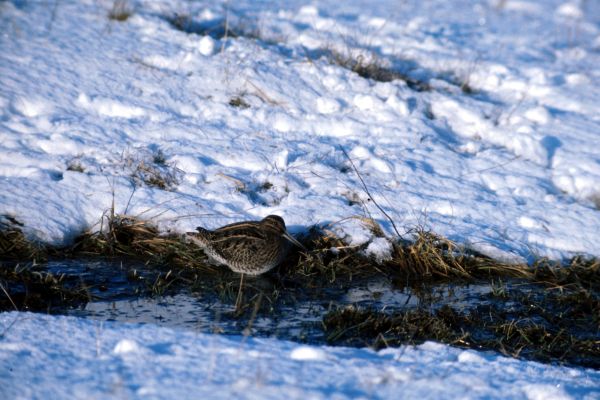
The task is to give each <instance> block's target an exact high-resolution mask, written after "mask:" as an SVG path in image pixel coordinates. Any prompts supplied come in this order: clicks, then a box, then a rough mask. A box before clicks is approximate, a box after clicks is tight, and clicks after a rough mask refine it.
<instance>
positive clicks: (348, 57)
mask: <svg viewBox="0 0 600 400" xmlns="http://www.w3.org/2000/svg"><path fill="white" fill-rule="evenodd" d="M323 52H324V53H325V54H326V57H327V59H328V60H329V62H331V63H332V64H335V65H339V66H340V67H342V68H345V69H348V70H350V71H352V72H355V73H357V74H358V75H359V76H361V77H363V78H366V79H372V80H374V81H377V82H392V81H395V80H401V81H404V82H406V85H407V86H408V87H409V88H411V89H413V90H416V91H418V92H425V91H429V90H431V86H430V85H429V83H427V82H425V81H421V80H419V79H415V78H412V77H410V76H408V75H406V74H404V73H402V72H400V71H396V70H394V69H391V68H388V67H386V66H384V64H383V62H382V60H381V59H380V58H378V57H377V56H376V55H375V54H373V53H369V54H368V55H365V52H364V50H359V51H350V50H348V51H346V52H339V51H336V50H329V49H327V50H323Z"/></svg>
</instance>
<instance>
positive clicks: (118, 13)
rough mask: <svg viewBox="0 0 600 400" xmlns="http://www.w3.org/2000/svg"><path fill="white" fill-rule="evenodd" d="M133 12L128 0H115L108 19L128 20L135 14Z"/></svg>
mask: <svg viewBox="0 0 600 400" xmlns="http://www.w3.org/2000/svg"><path fill="white" fill-rule="evenodd" d="M133 12H134V10H133V7H132V6H131V5H130V4H129V1H128V0H114V1H113V5H112V7H111V9H110V11H109V12H108V19H111V20H113V21H119V22H123V21H127V20H128V19H129V17H131V16H132V15H133Z"/></svg>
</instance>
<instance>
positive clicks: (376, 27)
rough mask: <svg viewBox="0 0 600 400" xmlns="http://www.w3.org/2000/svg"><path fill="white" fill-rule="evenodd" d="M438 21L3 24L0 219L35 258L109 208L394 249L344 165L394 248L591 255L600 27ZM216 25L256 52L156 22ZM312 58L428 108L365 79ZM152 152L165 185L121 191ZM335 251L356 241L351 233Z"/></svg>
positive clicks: (512, 10)
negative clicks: (379, 69)
mask: <svg viewBox="0 0 600 400" xmlns="http://www.w3.org/2000/svg"><path fill="white" fill-rule="evenodd" d="M451 3H452V4H446V3H445V2H433V3H430V4H428V5H427V6H422V5H420V4H419V3H418V2H404V3H403V5H402V6H401V7H395V6H392V5H391V4H390V5H389V6H388V5H387V3H386V2H380V3H378V4H377V5H374V6H373V5H371V4H370V3H369V7H368V8H367V10H368V11H365V9H364V8H363V5H364V4H366V3H362V2H360V1H356V2H345V3H344V4H343V5H340V4H337V3H335V2H330V3H329V2H324V3H319V4H318V5H317V4H311V5H301V4H300V2H298V3H295V2H289V3H286V5H285V6H281V5H280V6H277V5H276V3H269V2H263V3H261V4H260V5H255V4H254V3H253V2H248V3H245V2H236V4H235V5H231V6H227V4H229V3H224V4H220V5H219V4H216V5H215V4H212V3H203V2H187V1H183V0H181V1H176V2H170V1H169V2H167V1H164V2H158V1H141V0H140V1H136V2H133V6H134V7H133V9H134V10H135V12H134V14H133V15H132V16H131V17H130V18H129V19H128V20H127V21H126V22H114V21H110V20H108V19H107V18H106V13H107V10H108V8H107V7H108V5H104V4H101V3H96V2H75V3H72V2H65V3H58V5H57V9H56V12H55V13H54V14H52V15H49V13H48V12H47V11H48V10H47V5H46V4H45V3H39V2H10V1H9V2H2V6H1V7H2V12H1V13H0V18H1V22H2V26H3V28H2V37H1V39H0V40H1V43H0V45H1V46H2V49H3V51H2V54H0V84H1V87H2V89H1V90H0V104H3V105H4V106H3V107H2V111H1V116H0V129H1V130H2V139H3V140H2V143H1V145H0V154H3V157H2V161H1V162H0V164H1V165H0V173H2V176H3V178H4V179H3V180H2V186H3V187H4V188H5V190H2V193H1V194H0V204H2V208H3V210H2V212H3V213H5V214H10V215H11V216H13V217H14V218H16V219H17V220H19V221H20V222H21V223H23V225H24V230H25V233H26V234H27V235H28V237H30V238H32V239H35V240H40V241H44V242H49V243H51V244H66V243H69V241H71V240H72V238H73V237H75V236H76V235H77V234H79V233H80V232H81V230H83V229H86V228H92V229H93V228H94V227H95V226H99V225H98V221H99V219H100V217H101V215H102V213H103V212H104V211H106V210H107V209H108V208H109V207H110V206H111V205H112V202H113V195H114V200H115V205H116V211H117V212H121V213H123V212H128V213H129V214H132V215H143V216H144V217H147V218H153V219H154V220H155V222H157V223H158V225H159V226H160V228H161V229H163V230H169V231H171V232H173V231H175V232H185V231H189V230H192V229H193V228H195V227H196V226H198V225H202V226H206V227H208V228H214V227H217V226H220V225H223V224H226V223H230V222H232V221H234V220H240V219H250V218H254V219H259V218H262V217H264V216H265V215H268V214H274V213H275V214H280V215H282V216H283V217H284V218H285V219H286V221H287V223H288V225H290V226H292V227H294V229H295V231H296V232H299V231H302V230H303V229H306V227H307V226H309V225H311V224H317V223H321V224H327V223H334V224H335V223H336V222H337V221H342V220H344V221H347V218H348V217H356V216H359V217H362V216H365V212H366V211H365V208H366V209H368V212H369V213H370V215H372V216H373V218H375V220H376V221H377V222H378V223H379V224H380V225H381V226H382V228H383V229H384V232H385V233H386V234H387V235H388V236H389V237H394V235H395V232H394V231H393V229H392V226H391V224H390V223H389V221H388V220H387V218H386V217H385V216H384V215H383V214H382V213H381V212H380V211H379V210H378V209H377V208H376V207H374V206H373V204H372V203H370V202H369V199H368V198H367V197H368V196H367V195H366V193H365V192H364V190H363V188H362V186H361V184H360V182H359V180H358V177H357V176H356V174H355V173H354V171H353V170H352V169H350V168H348V160H346V159H345V156H344V155H343V152H342V148H343V149H344V150H346V151H347V152H348V153H349V154H350V155H351V157H352V158H353V161H354V162H355V163H356V165H357V168H358V170H359V172H360V174H361V175H362V176H363V177H364V178H365V180H366V182H367V184H368V186H369V189H370V191H371V192H372V194H373V200H375V201H376V202H377V204H379V205H381V206H382V207H383V209H384V210H385V211H386V212H387V213H388V214H389V215H391V216H392V218H394V220H395V221H396V223H397V225H398V226H399V227H400V229H401V231H402V232H401V233H402V234H404V233H406V232H408V231H410V230H411V229H413V228H414V227H415V226H417V225H424V226H425V227H426V228H428V229H431V230H433V231H435V232H437V233H439V234H442V235H446V236H448V237H450V238H451V239H453V240H456V241H458V242H460V243H470V244H471V245H472V246H473V247H476V248H477V249H478V250H480V251H483V252H485V253H486V254H489V255H491V256H495V257H503V258H506V259H509V260H513V261H519V260H531V259H532V258H533V257H534V256H549V257H552V258H563V257H569V256H572V255H575V254H579V253H584V254H589V255H598V254H600V243H599V242H598V241H597V240H594V236H595V235H596V234H597V227H598V226H599V225H600V213H599V212H598V209H597V207H598V206H597V204H596V203H597V199H598V196H600V149H598V147H597V146H593V145H592V144H593V143H595V142H597V134H598V127H599V123H600V121H599V120H598V117H597V111H598V108H597V104H598V98H599V92H598V87H599V85H598V84H597V83H598V79H600V78H599V74H598V69H597V67H596V66H597V65H598V52H597V47H594V42H597V40H598V38H600V30H599V28H598V25H597V22H598V20H597V18H595V13H594V12H595V11H597V8H594V7H596V6H594V5H593V4H592V3H585V4H584V3H581V4H579V2H564V3H563V2H560V1H546V2H545V3H546V5H545V7H540V6H538V5H537V4H533V3H531V2H522V1H519V2H517V1H507V2H498V3H497V4H492V3H488V2H475V3H472V2H464V1H458V0H457V1H454V2H451ZM455 10H460V11H462V12H458V11H456V12H454V11H455ZM225 14H226V15H228V18H229V19H230V21H229V23H230V26H232V27H236V26H237V27H242V28H244V29H246V30H249V31H252V32H257V34H258V35H259V36H260V37H262V38H264V39H265V42H264V43H263V42H259V41H256V40H253V39H250V38H245V37H238V38H228V39H227V40H225V39H222V38H218V37H216V36H214V37H211V36H209V35H204V36H203V35H199V34H193V33H191V34H190V33H185V32H181V31H178V30H176V29H175V28H174V27H173V26H172V25H171V24H170V23H169V22H168V19H169V18H172V17H173V16H174V15H179V16H189V18H191V20H192V21H194V23H196V24H197V25H199V26H203V25H202V24H207V26H211V24H212V25H215V24H216V23H218V21H222V19H223V18H224V15H225ZM51 17H52V18H51ZM524 21H527V23H524ZM574 21H576V24H577V25H576V30H575V31H573V29H574V26H573V24H574V23H575V22H574ZM253 29H255V30H253ZM328 51H335V52H338V53H339V54H341V55H342V57H346V56H347V57H349V58H352V57H354V58H355V59H357V60H361V61H362V62H366V63H368V62H370V61H373V60H374V61H375V62H378V63H379V64H380V65H382V66H386V67H390V68H393V69H396V70H399V71H402V72H403V73H404V74H406V75H407V76H409V77H411V79H423V80H425V81H429V83H430V85H431V86H432V88H433V89H432V90H431V91H424V92H419V91H415V90H413V89H410V88H409V87H407V85H406V84H405V83H404V82H402V81H400V80H396V81H392V82H375V81H372V80H368V79H365V78H362V77H360V76H358V75H357V74H355V73H353V72H351V71H349V70H347V69H345V68H342V67H340V66H336V65H332V64H330V63H329V62H328V61H327V59H326V57H323V55H324V54H327V52H328ZM464 82H466V83H468V85H469V87H470V88H472V89H473V90H475V93H474V94H473V95H467V94H464V93H462V91H461V90H460V86H461V85H462V84H463V83H464ZM235 97H239V98H241V99H243V100H244V102H246V103H247V104H248V105H249V106H250V107H249V108H247V107H246V108H241V107H240V108H236V107H233V106H231V105H229V102H230V100H231V99H233V98H235ZM157 149H159V150H160V151H162V152H163V153H164V154H165V156H166V161H167V162H169V163H172V165H174V166H176V167H177V168H179V169H180V170H181V172H182V174H181V179H180V180H179V183H178V184H176V185H175V186H174V187H172V188H170V189H171V191H165V190H160V189H157V188H153V187H148V186H145V185H140V184H139V183H138V184H137V185H136V186H135V187H134V185H133V183H132V181H131V179H130V175H131V174H132V171H131V168H127V166H126V165H125V164H126V163H127V161H128V159H124V157H123V154H135V153H136V152H142V153H143V152H144V151H157ZM130 159H131V157H130V158H129V160H130ZM73 160H77V161H79V163H80V165H81V166H82V167H83V168H84V172H83V173H79V172H76V171H67V170H66V167H67V165H68V164H69V163H70V162H72V161H73ZM265 183H270V184H272V186H271V187H270V188H269V189H265V190H262V191H261V190H259V189H260V188H261V187H262V185H263V184H265ZM32 193H35V194H34V195H32ZM130 196H131V201H129V198H130ZM349 197H351V198H354V199H357V200H358V201H353V202H348V201H347V199H348V198H349ZM369 203H370V204H369ZM29 210H36V213H30V212H29ZM57 210H60V212H57ZM547 210H552V212H551V213H548V212H547ZM523 221H525V223H522V222H523ZM335 229H336V230H337V231H338V232H339V233H340V234H341V235H342V236H343V237H345V238H347V239H348V241H349V242H350V243H352V244H361V243H367V242H369V241H370V240H372V239H373V238H372V236H370V235H369V234H368V232H367V231H366V230H365V227H364V226H363V224H362V223H361V222H360V219H359V218H352V219H350V220H349V222H346V223H344V224H342V225H340V226H338V227H336V228H335ZM370 248H371V249H373V251H377V249H385V246H381V245H373V246H370ZM375 255H376V256H377V257H378V258H379V259H383V258H385V254H379V253H376V254H375Z"/></svg>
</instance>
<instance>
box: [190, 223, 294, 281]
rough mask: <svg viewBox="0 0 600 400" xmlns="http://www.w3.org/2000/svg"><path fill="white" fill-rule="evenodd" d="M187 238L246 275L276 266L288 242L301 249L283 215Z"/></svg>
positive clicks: (222, 262) (193, 234)
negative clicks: (287, 226)
mask: <svg viewBox="0 0 600 400" xmlns="http://www.w3.org/2000/svg"><path fill="white" fill-rule="evenodd" d="M196 229H197V231H198V232H190V233H188V237H189V238H190V240H191V241H192V242H194V243H196V244H197V245H198V246H200V247H202V248H203V249H204V252H205V253H206V255H208V256H209V257H210V258H211V259H213V260H214V261H216V262H218V263H220V264H225V265H227V266H228V267H229V268H230V269H231V270H233V271H235V272H237V273H240V274H247V275H260V274H263V273H265V272H267V271H269V270H271V269H273V268H274V267H276V266H277V265H279V264H280V263H281V262H282V261H283V259H284V258H285V256H286V255H287V253H288V250H289V248H290V242H292V243H294V244H296V245H298V246H300V247H302V248H304V246H302V245H301V244H300V243H298V242H297V241H296V239H294V238H293V237H292V236H291V235H290V234H289V233H288V232H287V231H286V228H285V222H284V221H283V218H281V217H279V216H277V215H269V216H267V217H265V218H264V219H262V220H261V221H247V222H237V223H234V224H230V225H225V226H223V227H221V228H218V229H215V230H214V231H209V230H207V229H204V228H200V227H198V228H196Z"/></svg>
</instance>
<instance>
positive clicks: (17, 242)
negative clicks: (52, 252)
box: [0, 215, 47, 261]
mask: <svg viewBox="0 0 600 400" xmlns="http://www.w3.org/2000/svg"><path fill="white" fill-rule="evenodd" d="M22 226H23V224H21V223H20V222H19V221H17V220H16V219H15V218H14V217H11V216H9V215H0V260H2V259H3V260H28V261H31V260H38V261H41V260H45V259H46V257H47V249H46V248H45V246H43V245H41V244H38V243H34V242H32V241H30V240H28V239H27V238H26V237H25V235H24V234H23V231H22V230H21V227H22Z"/></svg>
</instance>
